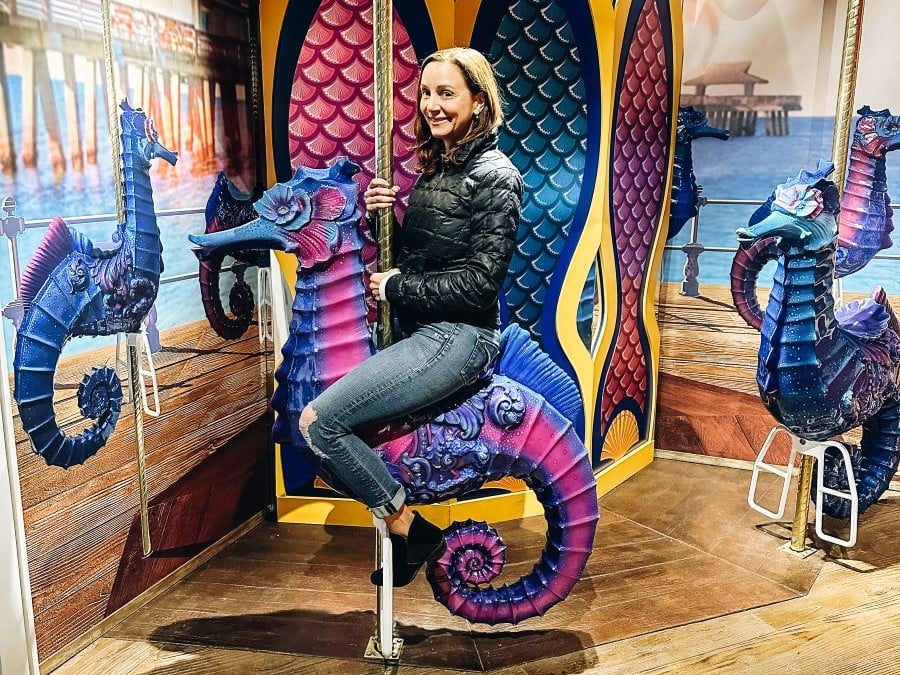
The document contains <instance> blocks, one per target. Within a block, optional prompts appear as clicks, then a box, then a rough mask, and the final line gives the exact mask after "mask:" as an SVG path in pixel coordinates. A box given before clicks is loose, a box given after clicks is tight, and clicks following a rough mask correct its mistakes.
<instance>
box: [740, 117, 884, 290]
mask: <svg viewBox="0 0 900 675" xmlns="http://www.w3.org/2000/svg"><path fill="white" fill-rule="evenodd" d="M857 113H858V114H859V115H860V116H861V117H860V118H859V119H858V120H857V121H856V129H855V131H854V132H853V143H852V144H851V146H850V160H849V162H848V164H847V181H846V184H845V185H844V192H843V194H842V195H841V212H840V217H839V218H838V235H837V248H836V251H835V266H834V276H835V278H840V277H845V276H848V275H850V274H853V273H854V272H858V271H859V270H861V269H862V268H863V267H865V266H866V265H868V264H869V261H870V260H872V258H874V257H875V254H876V253H878V252H879V251H882V250H884V249H886V248H890V247H891V246H892V242H891V237H890V234H891V232H893V231H894V224H893V219H892V216H893V210H892V209H891V199H890V197H889V196H888V193H887V164H886V158H885V155H886V154H887V153H888V152H890V151H891V150H896V149H897V148H898V147H900V117H898V116H895V115H891V111H890V110H888V109H884V110H876V111H873V110H872V109H871V108H870V107H869V106H863V107H862V108H860V109H859V110H858V111H857ZM823 166H831V167H832V168H833V166H834V165H833V164H830V163H828V162H826V161H825V160H820V164H819V168H818V169H817V171H819V172H820V173H821V170H822V167H823ZM805 175H806V179H808V178H809V177H810V176H811V175H812V174H809V173H807V174H805ZM820 177H821V178H825V175H824V174H822V175H821V176H820ZM774 199H775V195H774V194H771V195H769V198H768V200H767V201H766V202H765V204H764V205H763V208H762V209H761V210H760V211H759V213H765V212H767V211H768V209H769V206H770V205H771V203H772V201H773V200H774ZM760 246H763V247H764V248H765V246H764V245H763V244H762V243H760ZM770 253H771V251H770ZM775 257H777V254H773V255H770V256H769V258H770V259H774V258H775ZM751 301H752V300H751Z"/></svg>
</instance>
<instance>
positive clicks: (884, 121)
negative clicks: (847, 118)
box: [853, 105, 900, 157]
mask: <svg viewBox="0 0 900 675" xmlns="http://www.w3.org/2000/svg"><path fill="white" fill-rule="evenodd" d="M856 112H857V114H858V115H860V118H859V119H858V120H857V121H856V130H855V131H854V132H853V147H855V148H860V149H862V150H863V152H865V153H866V154H869V155H872V156H874V157H881V156H883V155H884V154H885V153H887V152H890V151H891V150H896V149H897V148H898V147H900V117H898V116H896V115H891V111H890V110H889V109H887V108H885V109H884V110H872V109H871V108H870V107H869V106H867V105H866V106H863V107H862V108H860V109H859V110H857V111H856Z"/></svg>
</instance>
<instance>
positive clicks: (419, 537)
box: [369, 513, 446, 588]
mask: <svg viewBox="0 0 900 675" xmlns="http://www.w3.org/2000/svg"><path fill="white" fill-rule="evenodd" d="M390 537H391V544H392V545H393V556H392V558H393V567H394V586H395V587H397V588H400V587H402V586H406V585H408V584H409V583H411V582H412V580H413V579H415V578H416V575H417V574H418V573H419V570H420V569H422V566H423V565H424V564H425V563H426V562H432V561H435V560H437V559H438V558H440V557H441V556H442V555H443V554H444V550H445V549H446V544H445V543H444V531H443V530H441V528H439V527H438V526H437V525H433V524H432V523H429V522H428V521H427V520H425V519H424V518H423V517H422V516H420V515H419V514H418V513H416V514H415V515H414V516H413V521H412V524H411V525H410V526H409V536H408V537H406V538H404V537H402V536H401V535H399V534H394V533H391V535H390ZM398 543H399V544H400V545H399V546H398ZM369 578H370V580H371V581H372V583H373V584H375V585H376V586H381V585H382V583H383V579H382V573H381V568H380V567H379V568H378V569H377V570H375V571H374V572H372V574H371V576H370V577H369Z"/></svg>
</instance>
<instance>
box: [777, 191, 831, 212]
mask: <svg viewBox="0 0 900 675" xmlns="http://www.w3.org/2000/svg"><path fill="white" fill-rule="evenodd" d="M772 205H773V206H779V207H781V208H782V209H784V210H785V211H787V212H788V213H791V214H793V215H795V216H798V217H800V218H815V217H816V216H818V215H819V214H820V213H822V209H823V208H824V207H823V200H822V191H821V190H817V189H816V188H814V187H811V186H809V185H803V184H802V183H798V184H796V185H779V186H778V187H777V188H776V189H775V201H774V202H773V204H772Z"/></svg>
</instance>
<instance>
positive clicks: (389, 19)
mask: <svg viewBox="0 0 900 675" xmlns="http://www.w3.org/2000/svg"><path fill="white" fill-rule="evenodd" d="M393 11H394V10H393V5H392V2H391V0H374V2H373V6H372V27H373V38H374V53H375V176H376V177H377V178H383V179H384V180H386V181H387V182H388V185H393V184H394V138H393V136H394V67H393V66H394V54H393V52H394V36H393ZM376 222H377V223H378V270H379V271H381V272H386V271H388V270H389V269H391V267H393V266H394V256H393V242H394V214H393V213H392V212H390V211H389V210H386V209H380V210H379V211H378V214H377V221H376ZM392 341H393V334H392V331H391V308H390V305H388V303H387V302H380V303H379V312H378V346H379V347H381V348H382V349H383V348H384V347H386V346H387V345H389V344H390V343H391V342H392Z"/></svg>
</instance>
